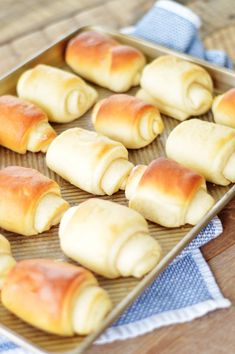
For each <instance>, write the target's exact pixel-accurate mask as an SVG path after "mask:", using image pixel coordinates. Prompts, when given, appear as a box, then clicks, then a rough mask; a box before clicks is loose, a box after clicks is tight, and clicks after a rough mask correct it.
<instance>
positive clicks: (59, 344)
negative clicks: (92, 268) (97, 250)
mask: <svg viewBox="0 0 235 354" xmlns="http://www.w3.org/2000/svg"><path fill="white" fill-rule="evenodd" d="M91 29H92V30H97V31H100V32H103V33H106V34H108V35H110V36H112V37H114V38H116V39H117V40H118V41H120V42H121V43H125V44H129V45H132V46H134V47H136V48H139V49H140V50H141V51H142V52H143V53H144V54H145V55H146V56H147V58H148V60H152V59H154V58H156V57H158V56H160V55H164V54H173V55H175V56H178V57H181V58H184V59H186V60H189V61H191V62H194V63H197V64H199V65H201V66H203V67H204V68H205V69H206V70H208V72H209V73H210V75H211V76H212V78H213V81H214V86H215V93H219V92H224V91H225V90H226V89H228V88H230V87H232V86H235V73H234V72H232V71H230V70H226V69H220V68H218V67H216V66H214V65H210V64H208V63H207V62H205V61H202V60H198V59H195V58H192V57H190V56H187V55H184V54H180V53H178V52H175V51H172V50H169V49H166V48H164V47H162V46H159V45H155V44H152V43H149V42H146V41H144V40H140V39H136V38H132V37H130V36H127V35H123V34H120V33H118V32H114V31H110V30H107V29H104V28H99V27H83V28H80V29H78V30H76V31H74V32H72V33H70V34H69V35H66V36H65V37H64V38H61V39H60V40H59V41H57V42H56V43H55V44H53V45H52V46H50V47H49V48H47V49H46V50H45V51H43V52H41V53H38V54H37V55H36V56H35V57H33V58H32V59H31V60H29V61H27V62H26V63H24V64H23V65H21V66H19V67H18V68H16V69H15V70H13V71H11V72H10V73H9V74H7V75H6V76H5V77H3V78H1V80H0V95H2V94H7V93H11V94H14V93H15V87H16V82H17V79H18V78H19V76H20V74H21V73H22V72H23V71H25V70H26V69H28V68H31V67H34V66H35V65H36V64H38V63H44V64H49V65H52V66H57V67H60V68H63V69H65V70H69V71H70V69H69V68H68V67H67V66H66V64H65V62H64V51H65V47H66V43H67V42H68V40H69V39H70V38H72V37H73V36H75V35H76V34H78V33H79V32H81V31H85V30H91ZM95 87H96V89H97V90H98V93H99V99H101V98H103V97H106V96H108V95H110V94H111V92H110V91H108V90H106V89H103V88H100V87H97V86H95ZM135 92H136V88H135V89H132V90H130V92H129V93H130V94H135ZM90 113H91V112H90V111H89V112H88V113H86V114H85V115H84V116H83V117H81V118H79V119H77V120H75V121H74V122H72V123H68V124H53V126H54V128H55V129H56V131H57V132H58V133H60V132H62V131H64V130H66V129H68V128H71V127H75V126H79V127H82V128H86V129H90V130H93V127H92V124H91V118H90ZM200 118H201V119H205V120H210V121H211V120H212V115H211V113H210V112H209V113H208V114H204V115H203V116H201V117H200ZM163 119H164V124H165V131H164V134H162V135H161V136H160V137H158V138H157V139H156V140H155V141H154V142H153V143H152V144H150V145H149V146H147V147H145V148H142V149H139V150H132V151H130V152H129V157H130V160H131V161H132V162H134V163H135V164H137V163H142V164H148V163H149V162H150V161H151V160H153V159H154V158H156V157H158V156H162V155H165V153H164V144H165V141H166V138H167V136H168V134H169V132H170V131H171V130H172V129H173V128H174V127H175V126H176V125H177V124H179V122H178V121H177V120H175V119H172V118H166V117H164V116H163ZM9 165H21V166H27V167H33V168H36V169H38V170H39V171H41V172H42V173H44V174H45V175H47V176H49V177H51V178H53V179H55V180H56V181H57V182H58V183H59V184H60V186H61V188H62V194H63V197H64V198H65V199H66V200H67V201H68V202H69V203H70V204H71V205H74V204H77V203H80V202H82V201H84V200H86V199H87V198H89V197H91V195H90V194H88V193H86V192H84V191H82V190H80V189H78V188H76V187H74V186H72V185H71V184H69V183H68V182H66V181H65V180H63V179H62V178H60V177H59V176H57V175H56V174H54V173H53V172H52V171H50V170H49V169H48V168H47V167H46V164H45V158H44V155H43V154H41V153H37V154H33V153H30V152H28V153H27V154H26V155H20V154H17V153H14V152H12V151H10V150H8V149H5V148H3V147H0V168H3V167H5V166H9ZM208 188H209V191H210V193H211V194H212V195H213V196H214V198H215V199H216V200H217V203H216V204H215V205H214V207H213V208H212V209H211V210H210V212H209V213H208V214H207V215H206V216H205V217H204V218H203V219H202V220H201V221H200V223H198V224H197V225H196V226H194V227H190V226H189V225H186V226H184V227H180V228H173V229H167V228H164V227H161V226H158V225H156V224H154V223H151V222H149V229H150V233H151V235H152V236H153V237H155V238H156V239H157V240H158V241H159V243H160V244H161V246H162V249H163V258H162V259H161V261H160V263H159V264H158V265H157V266H156V267H155V268H154V269H153V270H152V271H151V272H150V273H149V274H147V275H146V276H145V277H144V278H143V279H141V280H137V279H134V278H119V279H115V280H108V279H104V278H102V277H98V280H99V283H100V284H101V286H103V287H104V288H105V289H106V290H107V291H108V293H109V294H110V297H111V299H112V301H113V304H114V307H113V310H112V311H111V312H110V314H109V315H108V316H107V318H106V319H105V320H104V321H103V323H102V324H101V325H100V326H99V328H98V329H97V330H96V331H95V332H94V333H92V334H91V335H89V336H87V337H80V336H74V337H68V338H64V337H59V336H55V335H50V334H46V333H44V332H42V331H40V330H38V329H35V328H34V327H31V326H30V325H28V324H26V323H24V322H23V321H21V320H20V319H18V318H17V317H15V316H14V315H12V314H10V313H9V312H8V311H7V310H6V309H4V308H3V306H2V305H1V304H0V334H2V335H5V336H7V337H8V338H9V339H10V340H13V341H14V342H16V343H17V344H18V345H20V346H22V347H24V348H25V349H28V350H29V352H30V353H37V354H43V353H44V354H45V353H70V354H75V353H76V354H80V353H83V352H84V351H85V350H86V349H87V348H88V347H89V346H90V345H91V344H92V343H93V342H94V341H95V339H96V338H97V337H99V335H100V334H101V333H102V332H103V331H104V330H105V329H106V328H107V327H108V326H110V325H111V324H112V323H113V322H114V321H115V320H116V319H117V318H118V317H119V316H120V315H121V313H122V312H123V311H124V310H125V309H126V308H127V307H128V306H129V305H130V304H131V303H132V302H133V301H134V300H135V299H136V297H137V296H138V295H140V294H141V293H142V292H143V290H144V289H145V288H146V287H147V286H148V285H150V283H151V282H152V281H153V280H154V279H155V278H156V277H157V276H158V275H159V274H160V272H162V271H163V270H164V269H165V268H166V267H167V265H168V264H169V263H170V262H171V261H172V260H173V259H174V258H175V257H176V256H177V255H178V254H179V253H180V252H181V251H182V249H183V248H184V247H185V246H187V245H188V243H189V242H190V241H192V240H193V239H194V238H195V236H196V235H197V234H198V233H199V231H200V230H201V229H202V228H203V227H204V226H206V224H207V223H208V222H209V221H210V220H211V219H212V218H213V217H214V216H215V215H216V214H217V213H218V212H219V211H220V210H221V209H222V208H223V207H224V206H225V205H226V204H227V203H228V202H229V201H230V200H231V199H232V198H233V196H234V195H235V185H230V186H229V187H219V186H215V185H212V184H208ZM102 198H104V199H110V200H113V201H115V202H118V203H121V204H124V205H127V200H126V199H125V195H124V193H123V192H121V191H120V192H118V193H116V194H114V195H113V196H112V197H108V196H104V197H102ZM0 231H1V232H2V233H3V234H4V235H6V236H7V237H8V239H9V240H10V242H11V245H12V251H13V254H14V256H15V257H16V259H17V260H21V259H29V258H36V257H44V258H53V259H60V260H67V261H69V260H68V259H67V258H66V257H65V256H64V255H63V254H62V252H61V250H60V247H59V242H58V227H53V228H52V229H51V230H50V231H49V232H45V233H43V234H41V235H38V236H34V237H24V236H20V235H15V234H13V233H10V232H6V231H3V230H0Z"/></svg>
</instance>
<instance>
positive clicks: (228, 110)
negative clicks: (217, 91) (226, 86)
mask: <svg viewBox="0 0 235 354" xmlns="http://www.w3.org/2000/svg"><path fill="white" fill-rule="evenodd" d="M212 112H213V115H214V120H215V122H216V123H219V124H223V125H227V126H229V127H231V128H235V88H233V89H231V90H229V91H227V92H225V93H224V94H223V95H219V96H217V97H215V99H214V102H213V105H212Z"/></svg>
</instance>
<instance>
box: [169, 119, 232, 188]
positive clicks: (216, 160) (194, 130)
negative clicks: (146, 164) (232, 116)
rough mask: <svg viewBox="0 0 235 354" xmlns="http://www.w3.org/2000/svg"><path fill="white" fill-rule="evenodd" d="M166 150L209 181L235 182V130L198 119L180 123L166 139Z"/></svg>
mask: <svg viewBox="0 0 235 354" xmlns="http://www.w3.org/2000/svg"><path fill="white" fill-rule="evenodd" d="M166 153H167V156H168V157H169V158H171V159H173V160H175V161H177V162H179V163H181V164H182V165H184V166H186V167H188V168H191V169H192V170H194V171H196V172H198V173H199V174H201V175H202V176H204V177H205V178H206V180H207V181H209V182H213V183H216V184H220V185H222V186H226V185H228V184H229V183H230V182H235V130H234V129H232V128H229V127H225V126H223V125H219V124H215V123H210V122H205V121H202V120H199V119H191V120H189V121H187V122H183V123H180V124H179V125H178V126H177V127H176V128H174V129H173V130H172V132H171V133H170V135H169V137H168V139H167V142H166Z"/></svg>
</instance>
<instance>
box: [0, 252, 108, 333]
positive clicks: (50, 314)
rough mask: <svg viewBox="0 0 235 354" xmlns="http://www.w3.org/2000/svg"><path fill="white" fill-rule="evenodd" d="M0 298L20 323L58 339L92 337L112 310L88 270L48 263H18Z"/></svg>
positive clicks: (104, 292) (41, 260)
mask: <svg viewBox="0 0 235 354" xmlns="http://www.w3.org/2000/svg"><path fill="white" fill-rule="evenodd" d="M32 290H33V291H32ZM1 298H2V303H3V305H4V306H5V307H6V308H7V309H8V310H9V311H11V312H12V313H14V314H15V315H16V316H18V317H19V318H21V319H22V320H23V321H25V322H27V323H29V324H31V325H32V326H35V327H37V328H39V329H42V330H44V331H46V332H49V333H54V334H58V335H61V336H72V335H74V334H79V335H87V334H90V333H92V332H93V331H95V330H96V329H97V328H98V326H99V325H100V324H101V322H102V320H103V319H104V317H105V316H106V314H107V313H108V312H109V311H110V309H111V306H112V304H111V301H110V298H109V296H108V294H107V293H106V291H105V290H104V289H102V288H101V287H100V286H99V284H98V282H97V280H96V279H95V277H94V276H93V275H92V273H90V272H89V271H88V270H86V269H84V268H81V267H76V266H74V265H71V264H68V263H64V262H58V261H54V260H49V259H35V260H26V261H20V262H18V263H17V265H16V266H15V267H14V268H13V269H12V270H11V272H10V274H9V275H8V277H7V279H6V281H5V283H4V286H3V289H2V295H1Z"/></svg>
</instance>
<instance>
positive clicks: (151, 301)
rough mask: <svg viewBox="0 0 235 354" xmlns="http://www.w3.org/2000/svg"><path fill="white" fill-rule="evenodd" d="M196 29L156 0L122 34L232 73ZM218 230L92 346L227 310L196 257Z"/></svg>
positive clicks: (204, 235) (217, 225) (2, 341)
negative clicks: (129, 34) (136, 37)
mask: <svg viewBox="0 0 235 354" xmlns="http://www.w3.org/2000/svg"><path fill="white" fill-rule="evenodd" d="M172 4H173V5H172ZM199 26H200V19H199V18H198V17H197V16H196V15H195V14H194V13H193V12H191V11H190V10H189V9H187V8H185V7H184V6H182V5H179V4H176V3H174V2H172V1H165V0H161V1H159V2H158V3H157V4H156V5H155V6H154V7H153V9H152V10H150V12H149V13H147V14H146V15H145V16H144V17H143V19H142V20H140V21H139V23H138V24H137V25H136V27H132V28H131V30H130V29H128V30H125V32H129V33H130V32H132V33H133V34H134V35H135V36H138V37H142V38H145V39H147V40H151V41H153V42H156V43H160V44H162V45H165V46H168V47H170V48H173V49H176V50H178V51H182V52H187V53H188V54H191V55H194V56H198V57H200V58H204V59H206V60H210V61H212V62H213V63H216V64H218V65H223V66H227V67H231V62H230V61H229V59H228V57H227V56H226V54H225V53H223V52H219V51H207V52H205V50H204V48H203V45H202V43H201V41H200V39H199V36H198V33H197V31H198V28H199ZM213 53H217V54H213ZM222 230H223V229H222V225H221V222H220V220H219V219H218V218H217V217H216V218H214V219H213V220H212V221H211V222H210V223H209V224H208V225H207V227H206V228H204V229H203V230H202V231H201V232H200V234H199V235H198V236H197V237H196V238H195V239H194V241H192V242H191V243H190V245H189V246H188V247H187V248H186V249H185V250H184V251H183V252H182V253H181V254H180V255H179V256H178V257H177V258H176V259H175V260H174V261H173V262H172V263H171V264H170V266H169V267H168V268H167V269H166V270H165V271H164V272H162V273H161V275H160V276H159V277H158V278H157V279H156V280H155V281H154V282H153V283H152V285H150V286H149V287H148V288H147V289H146V290H145V291H144V292H143V294H142V295H141V296H140V297H139V298H138V299H137V300H136V301H135V302H134V303H133V304H132V305H131V306H130V307H129V308H128V309H127V310H126V311H125V312H124V313H123V314H122V316H121V317H120V318H119V319H118V321H116V322H115V323H114V324H113V325H112V327H110V328H109V329H108V330H106V332H105V333H104V334H102V335H101V336H100V337H99V339H98V340H97V341H96V343H97V344H104V343H107V342H112V341H114V340H120V339H127V338H131V337H135V336H138V335H141V334H144V333H147V332H149V331H151V330H153V329H156V328H159V327H162V326H166V325H170V324H174V323H181V322H186V321H191V320H193V319H194V318H197V317H200V316H203V315H205V314H206V313H208V312H209V311H212V310H215V309H219V308H225V307H228V306H230V302H229V300H227V299H225V298H224V297H223V295H222V294H221V292H220V290H219V288H218V286H217V284H216V281H215V279H214V277H213V274H212V273H211V271H210V269H209V267H208V265H207V263H206V262H205V260H204V258H203V256H202V254H201V252H200V251H199V247H200V246H202V245H204V244H206V243H207V242H209V241H210V240H212V239H214V238H215V237H217V236H219V235H220V234H221V233H222ZM3 352H6V353H7V354H24V353H26V351H24V350H23V349H21V348H19V347H18V346H17V345H16V344H14V343H13V342H11V341H9V340H8V339H6V338H4V337H1V338H0V353H3Z"/></svg>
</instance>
